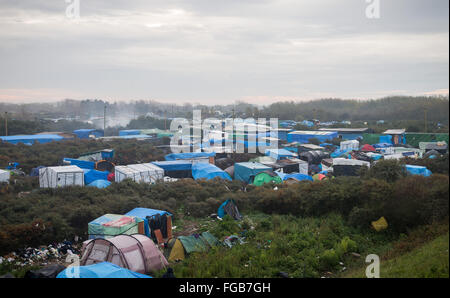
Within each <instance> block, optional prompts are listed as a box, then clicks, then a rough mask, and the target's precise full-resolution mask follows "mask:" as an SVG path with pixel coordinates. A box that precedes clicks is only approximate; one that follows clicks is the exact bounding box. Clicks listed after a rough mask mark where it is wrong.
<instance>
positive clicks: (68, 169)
mask: <svg viewBox="0 0 450 298" xmlns="http://www.w3.org/2000/svg"><path fill="white" fill-rule="evenodd" d="M39 185H40V187H41V188H56V187H65V186H74V185H79V186H84V171H83V170H82V169H80V168H79V167H77V166H62V167H48V168H41V169H39Z"/></svg>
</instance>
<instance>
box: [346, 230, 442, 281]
mask: <svg viewBox="0 0 450 298" xmlns="http://www.w3.org/2000/svg"><path fill="white" fill-rule="evenodd" d="M448 246H449V234H448V232H447V233H446V234H445V235H442V236H439V237H437V238H436V239H434V240H432V241H430V242H428V243H426V244H424V245H422V246H419V247H417V248H415V249H413V250H412V251H410V252H408V253H405V254H403V255H400V256H396V257H394V258H392V259H389V260H385V261H383V260H382V261H381V264H380V277H381V278H448V277H449V251H448ZM364 272H365V269H364V268H360V269H358V270H357V271H353V272H351V273H349V274H347V275H346V276H344V277H365V273H364Z"/></svg>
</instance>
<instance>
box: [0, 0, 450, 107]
mask: <svg viewBox="0 0 450 298" xmlns="http://www.w3.org/2000/svg"><path fill="white" fill-rule="evenodd" d="M17 2H19V3H17ZM380 4H381V7H380V8H381V10H380V13H381V17H380V19H368V18H367V17H366V15H365V10H366V7H367V5H368V4H367V3H366V0H345V1H336V0H239V1H237V0H236V1H235V0H226V1H225V0H220V1H219V0H179V1H175V0H164V1H153V0H134V1H126V0H123V1H119V0H80V5H81V6H80V13H81V14H80V18H79V19H71V18H68V17H67V16H66V7H67V6H68V4H67V3H66V2H65V1H64V0H45V1H44V0H40V1H37V0H21V1H11V0H9V1H8V0H0V101H8V102H24V101H25V102H31V101H34V102H39V101H55V100H61V99H64V98H73V99H86V98H91V99H92V98H98V99H105V100H112V101H115V100H138V99H154V100H159V101H165V102H174V103H182V102H192V103H205V104H216V103H232V102H234V101H235V100H245V101H247V102H251V103H258V104H267V103H270V102H273V101H276V100H305V99H314V98H321V97H342V98H379V97H382V96H386V95H399V94H402V95H421V94H441V93H444V94H445V93H446V94H448V88H449V83H448V82H449V31H448V30H449V23H448V17H449V16H448V11H449V7H448V5H449V1H448V0H395V1H392V0H380Z"/></svg>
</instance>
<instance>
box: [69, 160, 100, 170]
mask: <svg viewBox="0 0 450 298" xmlns="http://www.w3.org/2000/svg"><path fill="white" fill-rule="evenodd" d="M63 161H64V163H68V164H70V165H72V166H77V167H79V168H81V169H89V170H92V169H94V168H95V162H93V161H87V160H80V159H74V158H64V159H63Z"/></svg>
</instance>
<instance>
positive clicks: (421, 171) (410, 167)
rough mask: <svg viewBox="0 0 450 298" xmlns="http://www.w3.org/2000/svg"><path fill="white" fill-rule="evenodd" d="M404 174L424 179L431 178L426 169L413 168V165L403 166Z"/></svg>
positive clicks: (420, 167)
mask: <svg viewBox="0 0 450 298" xmlns="http://www.w3.org/2000/svg"><path fill="white" fill-rule="evenodd" d="M405 168H406V172H407V173H408V174H409V175H421V176H425V177H429V176H431V174H432V173H431V171H430V170H428V169H427V168H426V167H422V166H415V165H405Z"/></svg>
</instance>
